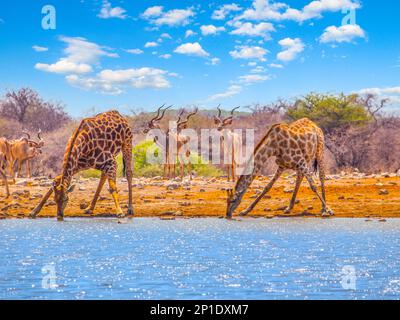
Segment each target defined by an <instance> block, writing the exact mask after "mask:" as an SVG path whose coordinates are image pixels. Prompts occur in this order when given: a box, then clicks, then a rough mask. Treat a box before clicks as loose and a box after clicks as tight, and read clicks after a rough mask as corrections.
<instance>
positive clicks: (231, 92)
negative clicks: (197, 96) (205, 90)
mask: <svg viewBox="0 0 400 320" xmlns="http://www.w3.org/2000/svg"><path fill="white" fill-rule="evenodd" d="M240 92H242V87H241V86H239V85H236V84H234V85H231V86H230V87H229V88H228V89H227V90H226V91H225V92H221V93H216V94H213V95H212V96H210V97H208V99H207V101H214V100H220V99H226V98H231V97H233V96H235V95H237V94H239V93H240Z"/></svg>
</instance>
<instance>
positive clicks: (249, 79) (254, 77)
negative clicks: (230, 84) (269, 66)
mask: <svg viewBox="0 0 400 320" xmlns="http://www.w3.org/2000/svg"><path fill="white" fill-rule="evenodd" d="M269 79H270V77H269V76H267V75H260V74H246V75H244V76H240V77H239V78H238V80H239V83H244V84H247V85H251V84H254V83H258V82H264V81H267V80H269Z"/></svg>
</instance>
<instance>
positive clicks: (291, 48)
mask: <svg viewBox="0 0 400 320" xmlns="http://www.w3.org/2000/svg"><path fill="white" fill-rule="evenodd" d="M279 44H280V45H281V46H282V48H283V51H281V52H279V53H278V55H277V59H278V60H281V61H292V60H294V59H296V57H297V55H298V54H299V53H301V52H303V50H304V47H305V46H304V44H303V42H302V41H301V39H300V38H296V39H291V38H285V39H282V40H281V41H279Z"/></svg>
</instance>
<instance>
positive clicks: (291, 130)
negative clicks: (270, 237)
mask: <svg viewBox="0 0 400 320" xmlns="http://www.w3.org/2000/svg"><path fill="white" fill-rule="evenodd" d="M324 148H325V140H324V134H323V132H322V130H321V129H320V128H319V127H318V126H317V125H316V124H315V123H314V122H312V121H310V120H309V119H306V118H305V119H301V120H298V121H296V122H293V123H292V124H289V125H288V124H285V123H280V124H276V125H273V126H272V127H271V128H270V129H269V130H268V132H267V134H266V135H265V136H264V137H263V139H262V140H261V142H260V143H259V144H258V145H257V147H256V148H255V150H254V154H253V155H252V157H251V159H250V160H249V162H248V164H247V165H248V166H251V167H249V172H250V173H249V174H246V175H242V176H240V178H239V180H238V181H237V183H236V186H235V191H234V192H233V191H232V190H228V200H227V202H228V203H227V211H226V215H227V217H228V218H231V217H232V213H233V212H234V211H235V209H236V208H237V207H238V206H239V204H240V203H241V201H242V198H243V196H244V194H245V193H246V191H247V189H248V188H249V186H250V184H251V183H252V181H253V180H254V178H255V177H256V176H257V175H258V174H260V173H261V172H262V169H263V167H264V166H265V165H266V163H267V161H268V158H270V157H275V162H276V164H277V165H278V169H277V171H276V173H275V175H274V177H273V178H272V179H271V181H270V182H269V183H268V184H267V186H266V187H265V188H264V190H263V191H262V192H261V194H260V195H259V196H258V197H257V199H255V201H254V202H253V203H252V204H251V205H250V206H249V207H248V208H247V209H246V210H244V211H242V212H241V213H240V215H242V216H243V215H247V214H248V213H249V212H251V211H252V210H253V209H254V207H255V206H256V205H257V203H258V202H259V201H260V200H261V199H263V198H264V196H265V195H266V194H267V193H268V192H269V190H271V188H272V187H273V185H274V183H275V182H276V181H277V180H278V179H279V177H280V176H281V175H282V173H283V172H284V171H285V170H288V169H292V170H295V171H296V172H297V180H296V185H295V188H294V190H293V195H292V199H291V201H290V204H289V207H287V209H286V210H285V213H287V214H288V213H290V212H291V211H292V209H293V207H294V205H295V203H296V196H297V192H298V191H299V188H300V185H301V182H302V181H303V178H304V177H306V179H307V181H308V183H309V185H310V188H311V190H312V191H313V192H314V193H315V194H316V196H317V197H318V198H319V200H320V201H321V203H322V211H321V213H322V215H323V216H329V215H333V211H332V210H330V209H329V208H328V206H327V204H326V198H325V164H324ZM250 169H251V170H250ZM315 170H318V171H319V178H320V181H321V189H322V190H321V191H322V194H320V193H319V192H318V189H317V186H316V185H315V183H314V180H313V178H312V173H313V171H315Z"/></svg>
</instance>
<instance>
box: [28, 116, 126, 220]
mask: <svg viewBox="0 0 400 320" xmlns="http://www.w3.org/2000/svg"><path fill="white" fill-rule="evenodd" d="M132 138H133V137H132V131H131V128H130V127H129V124H128V122H127V121H126V119H125V118H123V117H122V116H121V115H120V114H119V112H118V111H108V112H104V113H100V114H98V115H96V116H95V117H92V118H86V119H83V120H82V121H81V123H80V125H79V127H78V128H77V129H76V130H75V132H74V133H73V135H72V136H71V138H70V140H69V142H68V145H67V147H66V150H65V154H64V160H63V166H62V173H61V175H59V176H57V177H56V178H55V179H54V182H53V187H51V188H50V190H49V191H48V192H47V193H46V194H45V195H44V197H43V198H42V200H41V202H40V203H39V204H38V205H37V207H36V208H35V209H34V210H33V211H32V212H31V215H30V216H31V217H35V216H36V215H37V214H38V213H39V212H40V210H41V209H42V207H43V206H44V204H45V203H46V201H47V200H48V198H49V197H50V196H51V194H52V193H53V192H54V200H55V202H56V204H57V220H63V216H64V209H65V207H66V206H67V203H68V200H69V197H68V194H69V193H70V192H72V191H73V189H74V187H75V186H74V185H71V180H72V177H73V175H74V174H76V173H78V172H79V171H82V170H86V169H89V168H94V169H97V170H100V171H101V178H100V182H99V185H98V187H97V190H96V193H95V195H94V198H93V200H92V202H91V204H90V206H89V209H88V210H87V211H86V213H87V214H92V213H93V210H94V208H95V206H96V202H97V199H98V197H99V195H100V192H101V190H102V188H103V186H104V183H105V182H106V180H107V179H108V183H109V187H110V190H109V191H110V193H111V196H112V198H113V200H114V203H115V207H116V212H117V214H118V215H122V209H121V207H120V205H119V200H118V193H117V186H116V177H117V162H116V160H115V157H116V156H117V155H118V154H119V153H120V152H122V156H123V163H124V170H123V171H124V173H126V176H127V181H128V191H129V204H128V216H132V215H133V207H132Z"/></svg>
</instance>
